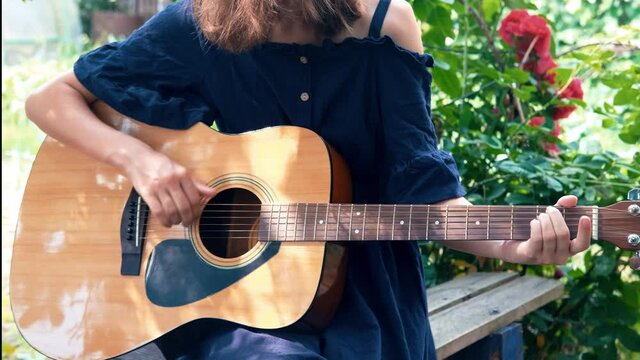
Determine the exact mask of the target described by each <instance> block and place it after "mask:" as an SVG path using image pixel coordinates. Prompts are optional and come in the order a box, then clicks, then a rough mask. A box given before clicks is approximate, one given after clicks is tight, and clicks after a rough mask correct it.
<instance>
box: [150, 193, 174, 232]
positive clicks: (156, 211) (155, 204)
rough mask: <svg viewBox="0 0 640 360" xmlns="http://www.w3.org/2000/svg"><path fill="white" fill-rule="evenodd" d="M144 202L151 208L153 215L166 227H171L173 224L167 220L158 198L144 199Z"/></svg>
mask: <svg viewBox="0 0 640 360" xmlns="http://www.w3.org/2000/svg"><path fill="white" fill-rule="evenodd" d="M143 198H144V201H145V202H146V203H147V205H148V206H149V209H150V210H151V213H152V214H153V215H154V216H155V217H157V218H158V220H159V221H160V223H161V224H162V225H164V226H166V227H171V224H170V223H169V221H168V220H167V217H166V216H165V213H164V209H163V208H162V203H161V202H160V200H159V199H158V198H157V197H156V196H149V197H146V198H145V197H143Z"/></svg>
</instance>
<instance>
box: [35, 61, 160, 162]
mask: <svg viewBox="0 0 640 360" xmlns="http://www.w3.org/2000/svg"><path fill="white" fill-rule="evenodd" d="M95 100H96V98H95V97H94V96H93V95H92V94H91V93H90V92H89V91H87V90H86V89H85V88H84V86H82V85H81V84H80V82H78V80H77V79H76V78H75V75H73V73H67V74H64V75H62V76H61V77H59V78H58V79H56V80H53V81H51V82H49V83H47V84H46V85H44V86H43V87H41V88H40V89H38V90H37V91H36V92H35V93H33V94H32V95H31V96H29V98H28V99H27V102H26V104H25V110H26V113H27V116H28V117H29V119H30V120H31V121H33V122H34V123H35V124H36V125H37V126H38V127H39V128H40V129H42V130H43V131H44V132H45V133H47V134H49V135H50V136H52V137H54V138H55V139H57V140H59V141H61V142H63V143H65V144H67V145H69V146H72V147H75V148H77V149H79V150H80V151H82V152H84V153H86V154H87V155H89V156H91V157H93V158H95V159H97V160H99V161H102V162H106V163H108V164H111V165H114V166H117V167H120V168H126V167H127V166H129V165H130V162H131V160H132V159H133V155H134V154H140V152H143V151H148V150H149V149H150V148H149V147H148V146H147V145H146V144H144V143H143V142H141V141H139V140H137V139H135V138H133V137H131V136H128V135H126V134H124V133H121V132H119V131H117V130H115V129H113V128H111V127H110V126H108V125H106V124H105V123H103V122H102V121H101V120H100V119H98V118H97V117H96V115H95V114H94V113H93V112H92V111H91V109H90V108H89V104H90V103H92V102H93V101H95Z"/></svg>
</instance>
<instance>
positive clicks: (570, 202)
mask: <svg viewBox="0 0 640 360" xmlns="http://www.w3.org/2000/svg"><path fill="white" fill-rule="evenodd" d="M577 204H578V198H577V197H575V196H574V195H565V196H563V197H561V198H560V199H558V201H557V202H556V205H555V206H560V207H566V208H569V207H574V206H576V205H577Z"/></svg>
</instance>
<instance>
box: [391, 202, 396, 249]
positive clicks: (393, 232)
mask: <svg viewBox="0 0 640 360" xmlns="http://www.w3.org/2000/svg"><path fill="white" fill-rule="evenodd" d="M395 230H396V204H393V219H392V220H391V240H393V236H394V235H395Z"/></svg>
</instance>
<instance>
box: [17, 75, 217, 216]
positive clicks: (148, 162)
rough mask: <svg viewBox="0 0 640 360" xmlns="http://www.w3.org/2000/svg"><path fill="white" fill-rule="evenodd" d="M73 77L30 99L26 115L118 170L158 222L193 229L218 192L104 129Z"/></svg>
mask: <svg viewBox="0 0 640 360" xmlns="http://www.w3.org/2000/svg"><path fill="white" fill-rule="evenodd" d="M96 100H97V99H96V97H95V96H94V95H93V94H92V93H90V92H89V91H88V90H87V89H86V88H85V87H84V85H82V84H81V83H80V81H78V78H77V77H76V76H75V74H74V73H73V72H68V73H66V74H63V75H61V76H60V77H58V78H57V79H55V80H53V81H50V82H48V83H47V84H45V85H44V86H42V87H41V88H39V89H38V90H37V91H36V92H34V93H33V94H31V95H30V96H29V98H28V99H27V101H26V103H25V111H26V113H27V116H28V117H29V119H31V120H32V121H33V122H34V123H35V124H36V125H38V127H40V129H42V130H43V131H44V132H46V133H47V134H49V135H51V136H53V137H54V138H56V139H57V140H59V141H61V142H63V143H65V144H67V145H70V146H73V147H75V148H77V149H78V150H80V151H82V152H84V153H85V154H87V155H89V156H91V157H93V158H94V159H97V160H99V161H104V162H106V163H108V164H110V165H113V166H116V167H120V168H121V169H124V171H125V172H126V173H127V174H128V178H129V180H130V181H131V182H132V183H133V186H134V187H135V188H136V190H137V191H138V193H139V194H140V196H142V198H143V199H144V200H145V201H146V203H147V205H149V207H150V208H151V211H152V212H153V213H154V215H155V216H157V217H158V219H159V220H160V222H161V223H162V224H163V225H165V226H167V227H169V226H172V225H175V224H180V223H182V224H183V225H185V226H188V225H190V224H191V223H192V222H193V220H194V219H195V217H196V215H198V212H199V209H200V199H201V197H202V196H205V197H211V196H213V195H214V194H215V190H213V189H212V188H210V187H208V186H207V185H206V184H204V183H203V182H201V181H199V180H198V179H196V178H194V177H193V176H192V175H191V174H189V173H188V171H187V170H186V169H185V168H184V167H182V166H180V165H179V164H177V163H175V162H174V161H172V160H171V159H169V158H168V157H167V156H166V155H164V154H162V153H159V152H156V151H154V150H153V149H152V148H150V147H149V146H148V145H147V144H144V143H143V142H141V141H140V140H138V139H135V138H133V137H131V136H129V135H127V134H124V133H122V132H119V131H117V130H115V129H114V128H112V127H110V126H108V125H106V124H105V123H103V122H102V121H101V120H100V119H98V118H97V117H96V115H95V114H94V113H93V112H92V111H91V109H90V108H89V104H91V103H93V102H94V101H96Z"/></svg>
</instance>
